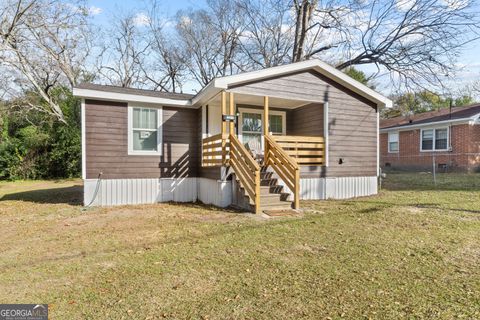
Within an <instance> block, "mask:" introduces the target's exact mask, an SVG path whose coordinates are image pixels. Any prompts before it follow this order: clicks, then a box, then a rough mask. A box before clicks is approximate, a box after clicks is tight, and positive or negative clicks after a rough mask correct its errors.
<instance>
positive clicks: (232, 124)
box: [228, 92, 235, 135]
mask: <svg viewBox="0 0 480 320" xmlns="http://www.w3.org/2000/svg"><path fill="white" fill-rule="evenodd" d="M233 99H234V98H233V92H230V95H229V98H228V100H229V101H228V102H229V104H230V110H229V111H230V114H231V115H232V116H235V101H234V100H233ZM230 134H233V135H235V122H234V121H230Z"/></svg>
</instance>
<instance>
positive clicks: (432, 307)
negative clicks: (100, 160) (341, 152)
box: [0, 174, 480, 319]
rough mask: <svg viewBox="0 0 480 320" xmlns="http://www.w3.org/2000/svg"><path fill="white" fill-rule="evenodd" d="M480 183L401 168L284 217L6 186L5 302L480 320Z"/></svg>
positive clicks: (31, 185)
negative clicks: (356, 191) (100, 202)
mask: <svg viewBox="0 0 480 320" xmlns="http://www.w3.org/2000/svg"><path fill="white" fill-rule="evenodd" d="M479 178H480V177H479V176H478V175H472V176H464V175H440V176H439V179H443V180H441V181H444V184H437V186H433V185H431V184H430V183H429V181H428V177H426V176H421V177H420V176H418V175H408V174H389V175H388V176H387V179H386V180H385V181H384V189H383V190H382V191H381V192H380V194H379V195H378V196H374V197H366V198H361V199H353V200H346V201H308V202H302V204H301V205H302V206H303V208H305V209H306V212H305V214H304V215H303V216H302V217H294V218H292V217H290V218H275V219H262V218H258V217H255V216H252V215H242V214H238V213H234V212H230V211H225V210H220V209H215V208H209V207H205V206H201V205H197V204H191V205H175V204H158V205H144V206H125V207H116V208H95V209H89V210H86V211H82V208H81V207H80V206H79V205H78V204H79V199H80V198H81V195H79V193H78V191H79V190H80V188H79V187H78V184H79V182H78V181H61V182H46V181H42V182H19V183H0V197H2V196H3V198H2V199H1V201H0V244H1V247H0V248H1V249H0V250H1V254H0V284H1V285H0V287H1V290H0V303H49V304H50V314H51V318H52V319H83V318H90V319H98V318H100V319H104V318H111V319H122V318H124V319H131V318H134V319H157V318H167V319H168V318H172V319H173V318H193V319H226V318H227V319H231V318H240V319H282V318H305V319H329V318H331V319H340V318H346V319H359V318H373V319H398V318H429V319H439V318H443V319H452V318H465V319H473V318H480V311H479V310H480V294H479V292H480V268H479V265H480V241H479V239H480V187H479V185H478V180H479ZM439 181H440V180H439ZM447 181H448V183H447Z"/></svg>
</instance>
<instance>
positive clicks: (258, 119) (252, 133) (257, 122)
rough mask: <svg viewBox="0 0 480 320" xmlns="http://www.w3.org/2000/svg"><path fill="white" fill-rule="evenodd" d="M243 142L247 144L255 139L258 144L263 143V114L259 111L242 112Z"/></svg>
mask: <svg viewBox="0 0 480 320" xmlns="http://www.w3.org/2000/svg"><path fill="white" fill-rule="evenodd" d="M241 120H242V122H241V125H242V132H241V134H242V142H243V144H247V143H248V142H249V141H250V140H255V142H256V144H258V145H262V114H261V113H258V112H242V113H241Z"/></svg>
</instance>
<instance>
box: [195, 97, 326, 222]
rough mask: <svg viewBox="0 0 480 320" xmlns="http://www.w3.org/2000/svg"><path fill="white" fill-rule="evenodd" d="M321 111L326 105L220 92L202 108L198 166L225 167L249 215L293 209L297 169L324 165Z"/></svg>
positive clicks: (296, 205)
mask: <svg viewBox="0 0 480 320" xmlns="http://www.w3.org/2000/svg"><path fill="white" fill-rule="evenodd" d="M326 113H327V109H326V103H323V104H322V103H318V102H314V101H306V100H290V99H280V98H275V97H269V96H257V95H251V94H241V93H234V92H232V91H225V90H224V91H222V92H220V93H219V94H218V95H216V96H215V97H213V98H212V99H211V100H210V101H208V103H206V105H205V107H202V138H203V139H202V144H201V153H202V154H201V163H202V168H215V167H221V168H224V169H226V171H227V172H228V174H227V175H226V176H229V175H230V174H231V175H232V177H233V179H232V180H233V182H234V184H238V187H239V188H240V189H241V190H242V191H243V194H242V193H241V194H239V196H240V197H242V196H245V197H246V198H247V203H249V204H250V207H251V209H252V211H254V212H255V213H260V212H261V211H263V210H264V209H265V208H267V207H268V208H270V207H271V208H276V207H282V208H285V205H286V204H287V203H288V204H289V206H290V205H291V207H293V208H294V209H299V207H300V205H299V200H300V195H299V192H300V176H301V171H302V170H301V168H302V167H308V170H309V171H318V172H319V171H321V168H322V167H324V166H326V164H327V159H328V150H327V149H328V148H327V143H326V142H327V139H328V132H327V131H326V129H325V128H327V122H326V119H327V116H326ZM252 145H253V146H255V145H257V146H258V149H260V150H251V149H252V147H251V146H252ZM252 151H255V152H252ZM258 153H260V154H261V157H255V154H258ZM272 177H274V178H272ZM278 182H279V183H280V184H277V183H278ZM284 187H285V188H284ZM288 191H290V192H288ZM275 195H278V197H276V196H275ZM290 195H291V198H293V201H291V202H288V201H287V200H286V199H287V198H288V196H290ZM282 199H283V200H282ZM277 200H280V201H282V202H283V204H284V205H283V206H280V204H282V202H278V201H277Z"/></svg>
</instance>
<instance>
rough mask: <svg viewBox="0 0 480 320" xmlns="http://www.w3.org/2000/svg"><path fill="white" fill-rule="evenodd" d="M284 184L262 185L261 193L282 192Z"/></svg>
mask: <svg viewBox="0 0 480 320" xmlns="http://www.w3.org/2000/svg"><path fill="white" fill-rule="evenodd" d="M282 191H283V186H279V185H273V186H260V194H269V193H277V194H279V193H282Z"/></svg>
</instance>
